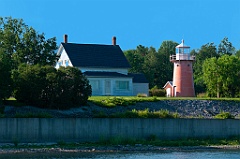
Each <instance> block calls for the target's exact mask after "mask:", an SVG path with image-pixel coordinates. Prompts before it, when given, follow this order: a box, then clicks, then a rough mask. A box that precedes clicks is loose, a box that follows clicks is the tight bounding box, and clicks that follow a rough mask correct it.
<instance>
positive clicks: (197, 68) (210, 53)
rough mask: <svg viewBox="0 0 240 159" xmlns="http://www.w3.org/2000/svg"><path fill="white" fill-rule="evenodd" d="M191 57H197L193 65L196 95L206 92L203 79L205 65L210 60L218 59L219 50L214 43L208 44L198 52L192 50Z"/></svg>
mask: <svg viewBox="0 0 240 159" xmlns="http://www.w3.org/2000/svg"><path fill="white" fill-rule="evenodd" d="M191 55H194V56H195V62H194V63H193V76H194V85H195V91H196V93H202V92H205V91H206V85H205V83H204V79H203V63H204V61H205V60H206V59H208V58H212V57H216V58H217V57H218V54H217V49H216V46H215V45H214V43H207V44H205V45H202V46H201V48H200V50H198V51H196V50H192V51H191Z"/></svg>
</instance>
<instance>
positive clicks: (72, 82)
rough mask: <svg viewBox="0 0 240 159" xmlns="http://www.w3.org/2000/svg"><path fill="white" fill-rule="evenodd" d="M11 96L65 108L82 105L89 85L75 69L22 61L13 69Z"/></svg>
mask: <svg viewBox="0 0 240 159" xmlns="http://www.w3.org/2000/svg"><path fill="white" fill-rule="evenodd" d="M13 80H14V84H15V91H14V97H15V98H16V99H17V100H18V101H20V102H24V103H26V104H29V105H33V106H39V107H43V108H58V109H66V108H70V107H75V106H80V105H84V104H86V102H87V99H88V97H89V96H90V95H91V86H90V85H89V82H88V80H87V78H86V77H85V76H84V75H83V74H82V73H81V71H80V70H79V69H78V68H74V67H67V68H65V67H61V68H59V69H58V70H56V69H55V68H54V67H52V66H41V65H39V64H38V65H28V64H22V65H20V66H19V68H18V70H15V71H14V74H13Z"/></svg>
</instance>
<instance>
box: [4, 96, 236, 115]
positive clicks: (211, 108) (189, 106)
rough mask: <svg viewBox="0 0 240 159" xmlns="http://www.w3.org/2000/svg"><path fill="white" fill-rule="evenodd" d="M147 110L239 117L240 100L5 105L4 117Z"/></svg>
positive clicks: (109, 113) (110, 113)
mask: <svg viewBox="0 0 240 159" xmlns="http://www.w3.org/2000/svg"><path fill="white" fill-rule="evenodd" d="M133 109H135V110H144V109H149V111H158V110H161V109H163V110H168V111H169V112H170V113H178V114H179V116H180V117H181V118H207V119H211V118H213V117H214V116H215V115H217V114H219V113H220V112H221V111H224V112H229V113H231V114H232V115H233V116H235V118H240V102H236V101H220V100H161V101H157V102H138V103H136V104H135V105H129V106H116V107H113V108H106V107H101V106H97V105H95V104H93V103H91V102H89V103H88V106H80V107H79V108H71V109H68V110H52V109H41V108H36V107H32V106H22V107H13V106H5V110H4V117H10V118H11V117H16V114H27V113H32V114H38V113H45V114H49V115H50V116H51V117H53V118H71V117H73V118H93V117H98V115H99V114H103V115H104V116H111V115H113V114H116V113H123V112H126V111H131V110H133Z"/></svg>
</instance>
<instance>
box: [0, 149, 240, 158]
mask: <svg viewBox="0 0 240 159" xmlns="http://www.w3.org/2000/svg"><path fill="white" fill-rule="evenodd" d="M21 158H22V159H90V158H91V159H240V151H239V150H238V151H229V150H228V151H203V152H167V153H160V152H148V153H146V152H144V153H141V152H140V153H139V152H134V153H117V152H114V153H30V154H24V153H21V154H0V159H21Z"/></svg>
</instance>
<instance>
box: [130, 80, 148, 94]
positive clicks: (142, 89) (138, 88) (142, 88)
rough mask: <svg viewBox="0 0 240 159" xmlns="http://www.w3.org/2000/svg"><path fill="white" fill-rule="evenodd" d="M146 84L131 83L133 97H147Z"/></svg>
mask: <svg viewBox="0 0 240 159" xmlns="http://www.w3.org/2000/svg"><path fill="white" fill-rule="evenodd" d="M148 89H149V86H148V83H133V95H134V96H136V95H137V94H139V93H143V94H146V95H147V96H148V95H149V90H148Z"/></svg>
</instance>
